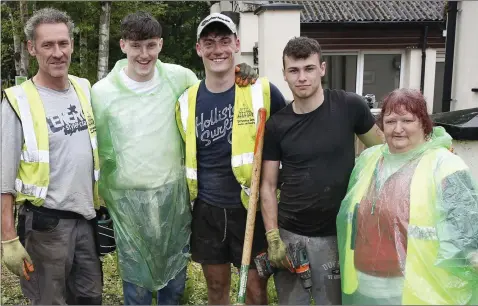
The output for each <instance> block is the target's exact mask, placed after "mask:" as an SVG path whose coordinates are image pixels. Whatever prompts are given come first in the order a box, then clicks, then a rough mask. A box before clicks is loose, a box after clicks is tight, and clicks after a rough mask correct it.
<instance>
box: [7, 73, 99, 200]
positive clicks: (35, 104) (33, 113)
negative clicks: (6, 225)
mask: <svg viewBox="0 0 478 306" xmlns="http://www.w3.org/2000/svg"><path fill="white" fill-rule="evenodd" d="M68 79H69V80H70V82H71V83H72V84H73V87H74V89H75V91H76V94H77V95H78V98H79V100H80V104H81V109H82V111H83V115H84V116H85V119H86V123H87V125H88V134H89V136H90V140H91V147H92V150H93V162H94V178H95V183H94V188H93V200H94V204H95V208H96V209H98V208H99V206H100V201H99V195H98V179H99V176H100V167H99V159H98V148H97V140H96V126H95V120H94V117H93V111H92V108H91V98H90V90H91V86H90V82H89V81H88V80H87V79H82V78H78V77H75V76H72V75H69V76H68ZM5 94H6V96H7V98H8V101H9V102H10V104H11V106H12V108H13V110H14V111H15V113H16V114H17V116H18V118H20V121H21V123H22V129H23V137H24V143H23V146H22V153H21V157H20V159H21V160H20V166H19V169H18V175H17V178H16V180H15V190H16V191H17V196H16V198H15V201H16V202H17V203H23V202H24V201H26V200H27V201H29V202H31V203H32V204H33V205H36V206H41V205H43V203H44V202H45V198H46V195H47V192H48V184H49V182H50V152H49V139H48V127H47V124H46V119H45V109H44V108H43V103H42V101H41V99H40V95H39V93H38V90H37V89H36V87H35V85H34V84H33V82H32V81H31V80H28V81H25V82H23V83H22V84H21V85H17V86H14V87H10V88H8V89H6V90H5Z"/></svg>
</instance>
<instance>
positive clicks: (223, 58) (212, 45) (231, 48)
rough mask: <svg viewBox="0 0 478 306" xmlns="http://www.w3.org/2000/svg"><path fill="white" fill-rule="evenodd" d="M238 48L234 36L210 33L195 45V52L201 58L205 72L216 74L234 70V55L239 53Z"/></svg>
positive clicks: (237, 40) (236, 39)
mask: <svg viewBox="0 0 478 306" xmlns="http://www.w3.org/2000/svg"><path fill="white" fill-rule="evenodd" d="M229 32H230V31H229ZM239 48H240V42H239V39H238V38H237V37H236V35H234V34H232V33H227V32H226V33H224V32H223V31H220V32H216V31H210V32H209V33H207V34H206V35H202V36H201V38H200V39H199V42H198V43H197V44H196V52H197V54H198V55H199V56H200V57H201V58H202V61H203V63H204V68H205V69H206V71H208V72H210V73H211V72H212V73H218V74H223V73H225V72H228V71H230V70H234V53H237V52H239Z"/></svg>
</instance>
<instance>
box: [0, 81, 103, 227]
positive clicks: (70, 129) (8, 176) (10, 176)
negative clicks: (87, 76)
mask: <svg viewBox="0 0 478 306" xmlns="http://www.w3.org/2000/svg"><path fill="white" fill-rule="evenodd" d="M36 88H37V90H38V93H39V94H40V98H41V101H42V102H43V107H44V109H45V115H46V122H47V127H48V140H49V151H50V152H49V155H50V183H49V185H48V192H47V195H46V199H45V203H44V204H43V205H44V207H46V208H51V209H57V210H64V211H72V212H76V213H79V214H81V215H83V216H84V217H85V218H86V219H88V220H90V219H92V218H94V217H95V215H96V213H95V210H94V206H93V182H94V173H93V151H92V148H91V142H90V137H89V135H88V127H87V124H86V120H85V117H84V116H83V112H82V111H81V104H80V101H79V99H78V96H77V94H76V91H75V89H74V87H73V85H71V84H70V87H69V89H67V90H65V91H56V90H52V89H48V88H45V87H41V86H36ZM23 142H24V139H23V130H22V125H21V122H20V120H19V118H18V117H17V115H16V113H15V111H14V110H13V108H12V107H11V105H10V103H9V102H8V101H6V100H5V99H4V100H3V101H2V156H1V157H2V158H1V160H2V182H1V186H2V187H1V192H2V193H10V194H13V195H14V196H15V195H16V192H15V187H14V186H15V178H16V177H17V172H18V166H19V164H20V153H21V150H22V145H23Z"/></svg>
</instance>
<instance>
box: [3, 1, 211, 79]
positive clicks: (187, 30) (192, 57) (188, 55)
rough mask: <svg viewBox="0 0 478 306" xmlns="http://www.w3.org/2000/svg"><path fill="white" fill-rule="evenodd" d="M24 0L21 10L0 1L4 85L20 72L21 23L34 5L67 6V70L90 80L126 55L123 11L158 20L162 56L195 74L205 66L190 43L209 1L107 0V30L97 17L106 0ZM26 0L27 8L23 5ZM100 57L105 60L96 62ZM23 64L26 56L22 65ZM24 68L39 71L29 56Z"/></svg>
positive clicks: (31, 71)
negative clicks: (70, 41)
mask: <svg viewBox="0 0 478 306" xmlns="http://www.w3.org/2000/svg"><path fill="white" fill-rule="evenodd" d="M22 1H23V9H22V10H20V3H19V2H18V1H2V2H1V18H2V21H3V22H2V27H1V35H2V36H1V37H2V40H1V63H2V65H1V75H2V86H3V85H4V84H5V83H7V82H5V81H6V80H8V82H10V84H11V82H12V80H13V79H14V77H15V75H20V73H17V70H18V69H20V67H22V64H21V57H22V54H23V56H24V59H28V55H27V54H26V53H22V52H26V51H27V50H26V48H24V47H23V49H22V45H23V46H25V43H26V42H25V37H24V34H23V27H24V23H25V22H26V19H27V18H28V16H29V13H30V12H31V10H32V9H33V10H35V9H42V8H45V7H52V8H56V9H59V10H61V11H65V12H67V13H68V15H70V17H71V18H72V19H73V22H74V23H75V31H74V33H73V36H74V52H73V54H72V58H71V65H70V70H69V73H70V74H73V75H78V76H81V77H84V78H87V79H88V80H89V81H90V82H91V83H92V84H94V83H95V82H96V81H97V80H98V79H99V78H101V77H103V76H104V75H106V73H108V70H109V69H110V68H111V67H113V66H114V64H115V63H116V61H118V60H120V59H122V58H124V54H123V53H122V52H121V49H120V47H119V40H120V39H121V33H120V30H119V28H120V24H121V20H122V19H123V18H124V17H125V16H126V15H127V14H129V13H132V12H136V11H139V10H143V11H147V12H150V13H151V14H152V15H153V16H154V17H155V18H157V19H158V20H159V22H160V23H161V26H162V28H163V35H162V36H163V39H164V44H163V49H162V51H161V53H160V54H159V58H160V60H161V61H163V62H168V63H174V64H179V65H182V66H185V67H187V68H190V69H192V70H193V71H195V72H196V73H198V72H200V71H202V70H203V65H202V61H201V59H200V58H199V57H198V56H197V54H196V51H195V48H194V46H195V44H196V29H197V26H198V24H199V22H200V21H201V20H202V19H203V18H204V17H205V16H207V15H208V14H209V6H208V5H207V3H206V2H204V1H174V2H173V1H171V2H170V1H106V2H107V3H108V4H109V11H108V13H109V15H108V16H109V24H110V26H109V29H103V30H101V31H100V24H105V23H104V21H107V20H108V18H104V19H102V17H101V16H103V17H107V15H106V14H105V13H104V12H103V8H104V5H105V4H104V3H105V2H95V1H35V2H34V1H26V0H22ZM26 3H28V6H29V11H27V10H26V9H25V7H26V5H25V4H26ZM10 14H11V15H10ZM103 33H104V34H105V35H103ZM15 35H17V36H16V37H15ZM108 35H109V36H108ZM107 36H108V38H109V39H108V40H106V41H105V40H104V38H107ZM15 42H16V44H15ZM15 45H16V46H17V48H16V49H15V47H14V46H15ZM105 46H106V48H105ZM25 55H27V56H25ZM105 55H106V56H105ZM100 58H101V59H104V61H100ZM15 59H17V60H18V62H17V66H18V69H16V67H15ZM105 63H106V64H105ZM25 64H26V62H25V61H24V62H23V69H24V70H25ZM100 66H102V67H100ZM26 67H27V70H26V71H27V72H28V73H27V74H25V75H28V76H32V75H33V74H35V73H36V72H37V69H38V64H37V62H36V61H33V60H32V61H30V63H29V64H27V65H26ZM100 71H101V75H100V73H99V72H100ZM18 72H19V71H18Z"/></svg>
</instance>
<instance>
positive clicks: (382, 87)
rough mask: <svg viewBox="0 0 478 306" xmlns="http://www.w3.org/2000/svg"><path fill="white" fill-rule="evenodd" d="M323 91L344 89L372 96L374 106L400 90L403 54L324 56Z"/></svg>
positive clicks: (373, 53) (334, 53)
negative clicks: (373, 97)
mask: <svg viewBox="0 0 478 306" xmlns="http://www.w3.org/2000/svg"><path fill="white" fill-rule="evenodd" d="M323 60H324V61H325V62H326V72H325V76H324V78H323V80H322V83H323V87H324V88H333V89H343V90H345V91H351V92H356V93H357V94H359V95H363V96H365V95H367V94H372V95H375V98H376V100H377V103H378V102H379V101H380V100H381V99H382V98H383V97H384V95H385V94H387V93H389V92H390V91H392V90H394V89H396V88H399V87H400V86H401V84H402V78H403V75H402V74H403V67H402V66H403V60H404V51H401V50H400V51H399V50H397V51H356V52H350V53H341V52H332V53H324V55H323Z"/></svg>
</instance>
